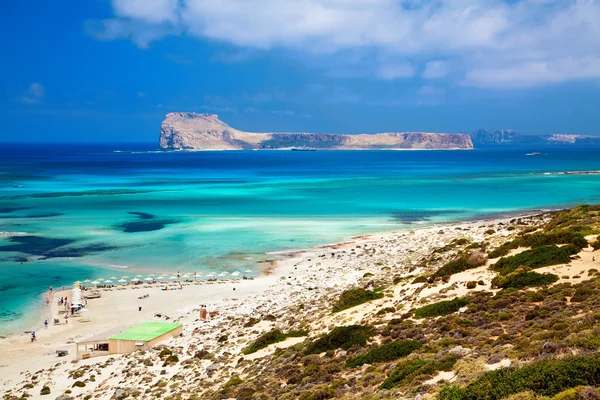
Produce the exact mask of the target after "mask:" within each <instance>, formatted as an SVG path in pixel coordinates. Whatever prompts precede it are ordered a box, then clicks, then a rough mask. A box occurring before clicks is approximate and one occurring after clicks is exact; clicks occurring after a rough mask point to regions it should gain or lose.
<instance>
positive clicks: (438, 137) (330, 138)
mask: <svg viewBox="0 0 600 400" xmlns="http://www.w3.org/2000/svg"><path fill="white" fill-rule="evenodd" d="M159 145H160V147H161V148H163V149H168V150H174V149H180V150H273V149H289V148H292V147H303V146H306V147H312V148H316V149H322V150H401V149H421V150H457V149H458V150H469V149H472V148H473V144H472V143H471V139H470V137H469V136H468V135H465V134H445V133H424V132H401V133H378V134H356V135H341V134H325V133H323V134H322V133H249V132H243V131H239V130H237V129H234V128H231V127H230V126H228V125H227V124H226V123H224V122H223V121H221V120H220V119H219V118H218V116H217V115H215V114H196V113H183V112H182V113H170V114H167V116H166V118H165V120H164V121H163V122H162V125H161V129H160V138H159Z"/></svg>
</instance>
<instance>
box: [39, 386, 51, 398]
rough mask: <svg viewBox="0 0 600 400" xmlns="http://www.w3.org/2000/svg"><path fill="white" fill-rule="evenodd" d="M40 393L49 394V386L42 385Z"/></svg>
mask: <svg viewBox="0 0 600 400" xmlns="http://www.w3.org/2000/svg"><path fill="white" fill-rule="evenodd" d="M40 394H41V395H42V396H45V395H47V394H50V388H49V387H48V386H44V387H43V388H42V390H40Z"/></svg>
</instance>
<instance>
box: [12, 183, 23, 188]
mask: <svg viewBox="0 0 600 400" xmlns="http://www.w3.org/2000/svg"><path fill="white" fill-rule="evenodd" d="M13 187H14V188H18V189H21V188H24V187H25V185H17V184H14V185H13Z"/></svg>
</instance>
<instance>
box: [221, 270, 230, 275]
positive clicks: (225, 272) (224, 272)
mask: <svg viewBox="0 0 600 400" xmlns="http://www.w3.org/2000/svg"><path fill="white" fill-rule="evenodd" d="M221 275H229V272H227V271H223V272H221Z"/></svg>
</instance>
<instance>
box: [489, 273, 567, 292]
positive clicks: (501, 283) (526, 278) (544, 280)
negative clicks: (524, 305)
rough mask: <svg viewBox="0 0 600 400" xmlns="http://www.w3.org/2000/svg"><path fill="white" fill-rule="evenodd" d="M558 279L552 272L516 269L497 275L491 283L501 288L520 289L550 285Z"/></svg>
mask: <svg viewBox="0 0 600 400" xmlns="http://www.w3.org/2000/svg"><path fill="white" fill-rule="evenodd" d="M556 281H558V276H556V275H554V274H548V273H546V274H538V273H537V272H530V271H526V270H522V269H520V270H517V271H515V272H512V273H510V274H508V275H506V276H498V277H496V278H494V279H493V280H492V285H493V286H495V287H499V288H502V289H508V288H515V289H521V288H525V287H531V286H544V285H550V284H552V283H554V282H556Z"/></svg>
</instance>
